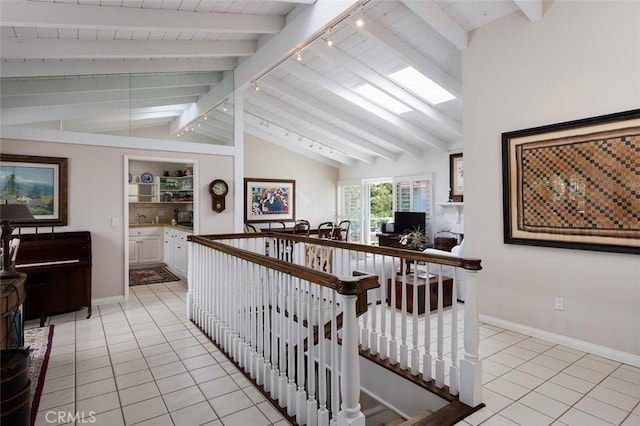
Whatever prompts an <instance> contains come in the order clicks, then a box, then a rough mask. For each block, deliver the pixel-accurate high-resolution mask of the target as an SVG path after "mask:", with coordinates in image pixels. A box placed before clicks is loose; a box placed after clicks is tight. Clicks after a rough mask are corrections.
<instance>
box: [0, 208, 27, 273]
mask: <svg viewBox="0 0 640 426" xmlns="http://www.w3.org/2000/svg"><path fill="white" fill-rule="evenodd" d="M30 219H31V220H32V219H33V215H32V214H31V212H30V211H29V208H28V207H27V205H26V204H0V220H1V221H2V255H3V256H2V257H3V268H2V271H0V278H2V279H4V278H15V277H17V276H18V272H17V271H16V269H15V267H14V266H13V265H12V263H11V253H10V250H9V240H11V233H12V232H13V229H14V227H13V226H11V223H12V222H13V223H16V222H23V221H26V220H30Z"/></svg>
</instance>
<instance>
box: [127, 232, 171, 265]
mask: <svg viewBox="0 0 640 426" xmlns="http://www.w3.org/2000/svg"><path fill="white" fill-rule="evenodd" d="M163 251H164V250H163V243H162V228H161V227H159V226H151V227H143V228H130V229H129V264H138V263H161V262H162V261H163V260H164V258H163Z"/></svg>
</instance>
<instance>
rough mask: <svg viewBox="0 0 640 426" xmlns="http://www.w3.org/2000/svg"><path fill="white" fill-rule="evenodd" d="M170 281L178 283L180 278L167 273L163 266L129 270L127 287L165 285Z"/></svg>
mask: <svg viewBox="0 0 640 426" xmlns="http://www.w3.org/2000/svg"><path fill="white" fill-rule="evenodd" d="M172 281H180V278H178V277H176V276H175V275H173V274H172V273H171V272H169V270H168V269H167V268H166V267H165V266H153V267H149V268H141V269H130V270H129V286H134V285H146V284H157V283H167V282H172Z"/></svg>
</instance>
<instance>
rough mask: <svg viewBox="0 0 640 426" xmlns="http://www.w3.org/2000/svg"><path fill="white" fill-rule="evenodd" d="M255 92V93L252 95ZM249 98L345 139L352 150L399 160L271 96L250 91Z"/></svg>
mask: <svg viewBox="0 0 640 426" xmlns="http://www.w3.org/2000/svg"><path fill="white" fill-rule="evenodd" d="M251 92H253V93H251ZM249 96H250V97H251V98H256V99H259V100H261V101H262V102H264V103H266V104H268V105H269V106H272V107H274V108H277V109H279V110H281V111H283V112H285V113H286V114H287V115H289V116H292V117H295V118H298V119H299V120H304V121H306V122H307V123H309V124H310V125H312V126H315V127H317V128H319V129H322V130H324V131H326V132H329V133H332V134H334V135H336V137H338V138H341V139H343V140H344V141H345V142H346V145H349V146H351V147H352V148H354V149H356V150H360V151H364V152H368V153H369V155H370V154H372V153H373V154H375V155H377V156H380V157H382V158H385V159H387V160H391V161H395V160H397V159H398V157H399V156H398V155H396V154H394V153H392V152H390V151H388V150H386V149H383V148H381V147H380V146H378V145H375V144H373V143H371V142H369V141H367V140H365V139H363V138H361V137H360V136H358V135H355V134H354V133H351V132H349V131H346V130H344V129H342V128H340V127H338V126H334V125H333V124H329V123H327V122H326V121H324V120H321V119H318V118H317V117H315V116H313V115H311V114H307V113H305V112H304V111H301V110H300V109H299V108H295V107H294V106H292V105H290V104H287V103H286V102H283V101H281V100H279V99H276V98H274V97H273V96H269V95H267V94H265V93H264V92H262V91H260V92H255V91H249ZM343 146H344V145H343Z"/></svg>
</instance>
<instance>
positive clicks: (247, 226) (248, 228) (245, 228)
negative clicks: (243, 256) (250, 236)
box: [244, 223, 258, 233]
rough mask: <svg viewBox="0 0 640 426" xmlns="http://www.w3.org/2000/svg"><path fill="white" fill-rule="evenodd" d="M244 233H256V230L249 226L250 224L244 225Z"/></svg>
mask: <svg viewBox="0 0 640 426" xmlns="http://www.w3.org/2000/svg"><path fill="white" fill-rule="evenodd" d="M244 232H246V233H251V232H258V230H257V229H256V227H255V226H253V225H251V224H250V223H245V224H244Z"/></svg>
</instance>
